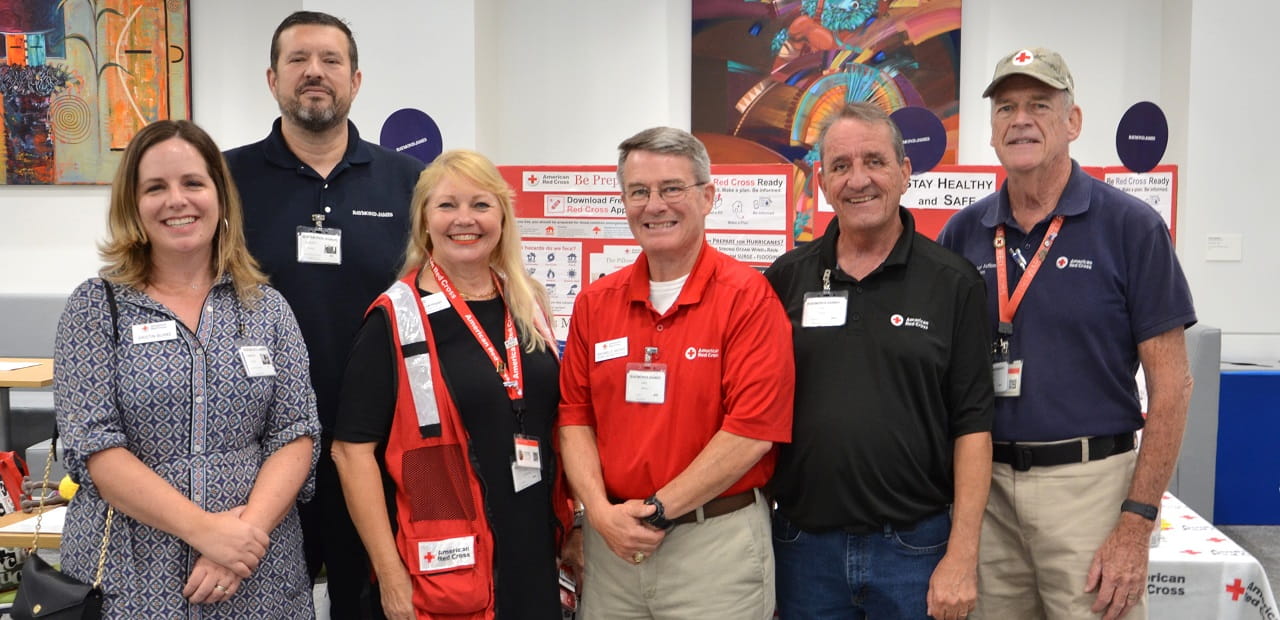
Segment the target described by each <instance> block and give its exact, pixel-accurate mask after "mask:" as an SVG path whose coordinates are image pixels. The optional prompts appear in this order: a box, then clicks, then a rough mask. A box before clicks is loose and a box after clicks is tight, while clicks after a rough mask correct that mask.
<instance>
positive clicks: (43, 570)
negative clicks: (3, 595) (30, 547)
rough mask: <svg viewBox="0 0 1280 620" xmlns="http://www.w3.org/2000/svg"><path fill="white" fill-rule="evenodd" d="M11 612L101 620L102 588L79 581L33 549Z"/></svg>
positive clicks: (25, 619) (41, 619) (38, 618)
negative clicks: (63, 572) (55, 566)
mask: <svg viewBox="0 0 1280 620" xmlns="http://www.w3.org/2000/svg"><path fill="white" fill-rule="evenodd" d="M9 615H10V616H12V617H13V619H14V620H99V619H100V618H102V588H100V587H98V586H97V585H89V584H87V583H80V582H79V581H76V580H75V579H72V578H70V577H68V576H66V575H64V574H62V573H61V572H60V571H58V570H57V569H55V568H54V567H52V566H49V563H48V562H45V561H44V559H43V558H41V557H40V556H38V555H36V554H35V553H32V554H31V555H30V556H29V557H28V558H27V562H26V564H23V565H22V582H21V583H20V584H19V585H18V596H17V598H15V599H14V601H13V609H12V610H10V612H9Z"/></svg>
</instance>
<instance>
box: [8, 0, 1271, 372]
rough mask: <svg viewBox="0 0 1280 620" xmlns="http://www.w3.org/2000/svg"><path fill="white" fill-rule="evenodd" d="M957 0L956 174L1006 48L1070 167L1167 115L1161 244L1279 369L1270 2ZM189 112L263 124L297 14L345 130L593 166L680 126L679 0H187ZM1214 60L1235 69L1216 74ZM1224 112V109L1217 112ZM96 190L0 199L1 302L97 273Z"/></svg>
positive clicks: (1207, 314) (520, 159) (982, 121)
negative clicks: (1139, 118) (1042, 94)
mask: <svg viewBox="0 0 1280 620" xmlns="http://www.w3.org/2000/svg"><path fill="white" fill-rule="evenodd" d="M1069 4H1070V8H1069V9H1064V8H1063V6H1064V5H1063V4H1062V3H1058V2H1027V1H1026V0H964V4H963V20H964V23H963V33H964V34H963V36H962V39H961V41H962V48H961V59H962V60H961V63H962V64H961V102H962V103H961V114H962V116H961V118H962V120H961V126H960V130H961V141H960V148H959V158H960V161H961V163H973V164H995V163H997V162H996V159H995V156H994V153H992V151H991V148H990V147H989V146H988V145H987V142H988V139H989V130H988V125H987V104H986V102H985V101H984V100H982V99H981V91H982V89H983V88H984V87H985V85H986V82H987V80H988V79H989V78H990V75H991V69H992V67H993V66H994V64H995V61H996V60H997V59H998V58H999V57H1000V56H1001V55H1003V54H1005V53H1008V52H1009V51H1011V50H1013V49H1015V48H1019V47H1029V46H1037V45H1039V46H1046V47H1051V48H1054V49H1056V50H1058V51H1059V52H1061V53H1062V54H1063V56H1064V57H1065V58H1066V60H1067V62H1068V63H1069V65H1070V66H1071V69H1072V72H1073V73H1074V74H1075V77H1076V83H1077V101H1078V102H1079V103H1080V105H1081V106H1082V108H1083V109H1084V132H1083V135H1082V136H1081V137H1080V139H1079V140H1078V141H1077V142H1076V143H1075V144H1074V145H1073V147H1072V152H1073V155H1074V156H1075V157H1076V158H1077V159H1078V160H1080V161H1081V162H1082V163H1086V164H1090V165H1114V164H1117V163H1119V161H1118V159H1117V157H1116V155H1115V125H1116V123H1117V122H1118V121H1119V119H1120V117H1121V115H1122V114H1123V113H1124V111H1125V110H1126V109H1127V108H1128V107H1129V106H1130V105H1132V104H1133V103H1136V102H1138V101H1144V100H1146V101H1154V102H1156V103H1157V104H1159V105H1160V106H1161V107H1162V108H1164V110H1165V113H1166V114H1167V115H1168V116H1169V122H1170V131H1171V135H1170V149H1169V153H1168V155H1167V156H1166V157H1165V162H1166V163H1175V164H1178V165H1179V166H1181V188H1180V190H1181V192H1180V194H1181V195H1180V200H1179V226H1178V249H1179V254H1180V256H1181V257H1182V260H1183V266H1184V268H1185V269H1186V271H1187V274H1188V277H1189V278H1190V280H1191V285H1192V290H1193V292H1194V294H1195V296H1196V302H1197V306H1198V309H1199V313H1200V317H1201V320H1202V321H1204V322H1206V323H1210V324H1213V325H1217V326H1219V327H1222V328H1223V329H1224V332H1225V337H1224V341H1223V347H1224V355H1226V356H1228V357H1231V356H1236V357H1239V356H1243V355H1260V356H1261V355H1265V356H1269V357H1271V358H1272V359H1277V358H1280V321H1277V320H1276V319H1274V318H1272V316H1271V315H1272V314H1273V313H1272V312H1271V309H1272V308H1275V307H1277V305H1280V303H1278V302H1280V293H1277V292H1276V291H1275V287H1273V286H1270V283H1271V282H1272V281H1274V280H1275V276H1274V275H1273V273H1272V271H1273V270H1274V268H1275V267H1277V266H1280V244H1276V243H1272V242H1270V241H1269V239H1268V238H1267V237H1264V235H1271V234H1272V233H1271V231H1275V230H1280V210H1276V209H1271V208H1268V207H1267V206H1266V204H1265V202H1263V201H1264V200H1265V198H1264V196H1265V194H1262V192H1261V191H1259V190H1261V189H1262V188H1264V187H1265V185H1264V183H1265V179H1267V178H1268V176H1269V175H1271V174H1275V170H1274V166H1275V158H1274V157H1272V156H1271V151H1272V148H1273V147H1272V145H1274V144H1276V143H1277V142H1280V129H1277V127H1276V125H1275V124H1274V123H1266V124H1264V123H1262V122H1257V121H1255V122H1253V123H1251V124H1249V125H1248V126H1247V127H1245V128H1244V129H1243V131H1244V132H1245V133H1246V134H1247V136H1239V135H1237V134H1236V133H1235V132H1234V131H1232V129H1231V127H1229V126H1228V123H1224V122H1223V119H1224V118H1241V119H1258V120H1259V121H1260V120H1261V119H1265V118H1269V117H1270V116H1271V114H1270V112H1271V110H1270V109H1269V104H1270V102H1272V101H1275V100H1277V99H1280V97H1278V96H1277V95H1280V83H1277V82H1276V81H1274V80H1270V79H1267V77H1266V74H1265V73H1259V72H1258V71H1257V69H1256V66H1257V65H1256V63H1253V62H1250V61H1249V60H1247V59H1250V58H1259V57H1262V58H1265V57H1267V52H1266V50H1267V48H1266V47H1265V45H1266V41H1268V40H1269V39H1270V38H1271V37H1273V36H1275V35H1274V33H1273V32H1272V26H1271V25H1272V24H1274V23H1277V18H1280V3H1274V2H1271V1H1270V0H1242V1H1240V2H1236V3H1232V4H1231V5H1230V9H1228V10H1223V8H1222V5H1221V4H1220V3H1218V2H1215V1H1213V0H1124V1H1116V0H1076V1H1075V2H1071V3H1069ZM192 5H193V6H192V63H193V72H194V78H193V91H194V92H193V96H194V103H193V107H194V114H195V119H196V121H197V122H199V123H201V124H202V125H203V126H205V127H206V128H207V129H208V130H209V131H210V133H212V134H213V136H214V137H215V139H217V140H218V142H219V144H222V145H224V146H233V145H236V144H241V143H244V142H248V141H252V140H257V139H260V138H261V137H262V136H263V135H265V134H266V132H267V129H268V127H269V124H270V122H271V120H272V119H274V118H275V116H276V108H275V103H274V101H272V100H271V97H270V94H269V93H268V92H267V89H266V82H265V70H266V65H267V48H268V44H269V40H270V35H271V31H272V30H273V29H274V27H275V25H276V24H277V23H278V22H279V20H280V19H281V18H282V17H283V16H285V15H287V14H288V13H289V12H290V11H293V10H296V9H299V8H306V9H312V10H321V11H327V12H331V13H334V14H336V15H340V16H342V17H344V18H346V19H348V20H350V21H351V24H352V26H353V29H354V31H355V34H356V37H357V41H358V42H359V44H360V51H361V67H362V69H363V70H364V84H363V86H362V88H361V92H360V94H359V96H358V98H357V100H356V102H355V105H354V107H353V110H352V119H353V120H354V121H355V122H356V124H357V125H358V126H359V127H360V128H361V131H363V132H364V135H365V137H366V138H369V139H372V140H375V141H376V140H377V135H378V131H379V129H380V127H381V124H382V121H383V120H384V119H385V118H386V116H387V115H389V114H390V113H391V112H392V111H394V110H396V109H398V108H401V107H415V108H419V109H422V110H424V111H426V112H427V113H429V114H431V115H432V117H433V118H435V119H436V120H437V122H439V123H440V125H441V130H442V133H443V134H444V135H443V137H444V141H445V147H446V148H448V147H471V148H478V149H480V150H482V151H483V152H485V153H487V154H489V155H490V156H491V157H492V158H493V159H494V160H495V161H497V162H498V163H502V164H539V163H544V164H550V163H592V164H595V163H610V162H612V161H613V160H614V158H615V154H614V147H615V145H616V144H617V143H618V142H619V141H620V140H621V139H622V138H624V137H626V136H628V135H630V134H631V133H634V132H635V131H636V130H638V129H640V128H643V127H645V126H649V125H656V124H669V125H675V126H682V127H687V126H688V124H689V109H690V106H689V62H688V58H689V45H690V42H689V28H688V24H689V15H690V4H689V0H614V1H610V2H576V1H575V2H571V1H570V0H544V1H543V2H537V3H533V2H521V1H517V0H477V1H476V2H453V1H450V0H376V10H375V9H374V8H373V7H374V3H352V2H348V1H339V0H328V1H320V0H311V1H304V0H252V1H251V0H223V1H221V2H216V3H215V2H193V3H192ZM1231 59H1241V60H1240V61H1238V62H1233V61H1232V60H1231ZM1223 102H1230V104H1229V107H1228V106H1224V105H1223ZM105 202H106V190H105V188H100V187H35V188H18V187H0V294H6V293H65V292H67V291H69V290H70V289H71V288H72V287H74V286H75V284H76V283H78V282H79V281H80V280H81V279H83V278H84V277H87V276H88V275H90V274H92V272H93V271H94V270H95V269H96V266H97V259H96V255H95V254H94V250H93V245H94V243H95V242H96V241H97V240H98V239H100V238H101V236H102V234H103V230H104V224H103V221H104V215H105ZM1221 232H1229V233H1240V234H1244V235H1245V242H1244V247H1245V250H1244V261H1242V262H1236V263H1208V262H1206V261H1205V260H1204V256H1205V252H1204V246H1205V240H1206V237H1207V235H1208V234H1210V233H1221Z"/></svg>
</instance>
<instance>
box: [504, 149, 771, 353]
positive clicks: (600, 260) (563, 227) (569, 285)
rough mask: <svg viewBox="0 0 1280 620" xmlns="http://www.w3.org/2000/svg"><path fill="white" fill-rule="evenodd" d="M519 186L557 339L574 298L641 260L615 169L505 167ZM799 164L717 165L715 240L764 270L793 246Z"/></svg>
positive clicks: (525, 229)
mask: <svg viewBox="0 0 1280 620" xmlns="http://www.w3.org/2000/svg"><path fill="white" fill-rule="evenodd" d="M500 170H501V171H502V176H503V178H505V179H506V181H507V184H508V185H510V186H511V188H512V189H513V190H514V191H515V194H516V197H515V211H516V216H517V217H518V218H519V220H520V237H521V239H522V240H523V246H524V253H525V256H524V258H525V269H527V270H528V271H529V275H531V276H533V277H534V279H536V280H538V281H539V282H541V283H542V284H543V286H546V287H547V293H548V294H550V296H551V311H552V314H554V315H555V321H554V329H555V332H556V338H557V339H559V340H564V338H565V336H566V334H567V333H568V326H569V315H570V314H571V313H572V312H573V302H574V299H576V298H577V295H578V293H579V292H581V291H582V289H583V288H584V287H586V286H587V284H590V283H591V282H592V281H594V280H596V279H597V278H600V277H601V276H604V275H606V274H609V273H613V272H614V271H617V270H619V269H621V268H623V267H625V266H627V265H630V264H631V263H632V262H634V261H635V259H636V256H638V255H639V254H640V246H638V245H637V244H636V242H635V240H634V239H633V238H632V236H631V228H630V227H629V226H628V225H627V216H626V210H625V208H624V206H623V203H622V196H621V193H620V191H619V188H618V177H617V173H616V168H615V167H614V166H501V167H500ZM791 172H792V168H791V166H789V165H785V164H740V165H734V164H725V165H715V166H712V167H711V179H712V182H713V183H714V184H715V186H716V197H715V204H714V205H713V206H712V209H711V213H710V214H709V215H708V216H707V220H706V232H707V240H708V242H710V243H711V245H712V246H713V247H715V248H716V249H719V250H720V251H722V252H724V253H726V254H728V255H730V256H732V257H734V258H737V259H738V260H740V261H742V262H744V263H747V264H749V265H752V266H754V267H757V268H759V269H764V268H765V267H767V266H769V265H770V264H771V263H772V262H773V260H774V259H775V258H777V257H779V256H781V255H782V254H783V253H785V252H786V251H787V250H789V249H791V248H792V247H793V242H792V237H791V224H792V220H793V219H794V217H795V214H794V209H793V206H792V204H791V202H790V200H789V197H790V196H791V191H790V183H791Z"/></svg>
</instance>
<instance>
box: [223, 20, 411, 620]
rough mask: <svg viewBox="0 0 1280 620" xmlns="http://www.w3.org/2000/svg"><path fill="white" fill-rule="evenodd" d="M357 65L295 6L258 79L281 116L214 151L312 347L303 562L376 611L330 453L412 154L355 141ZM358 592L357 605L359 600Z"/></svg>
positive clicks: (343, 42) (322, 24)
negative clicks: (313, 453)
mask: <svg viewBox="0 0 1280 620" xmlns="http://www.w3.org/2000/svg"><path fill="white" fill-rule="evenodd" d="M361 78H362V74H361V73H360V70H359V57H358V54H357V51H356V43H355V39H354V38H352V36H351V30H350V29H349V28H348V27H347V25H346V23H344V22H343V21H342V20H340V19H338V18H336V17H334V16H332V15H328V14H325V13H316V12H311V11H298V12H296V13H293V14H292V15H290V16H288V17H287V18H285V20H284V21H283V22H281V23H280V25H279V26H278V27H277V28H276V31H275V34H274V36H273V37H272V39H271V65H270V68H268V69H267V85H268V86H269V87H270V89H271V93H272V95H273V96H275V98H276V101H277V102H278V103H279V105H280V118H279V119H277V120H276V122H275V125H274V126H273V127H272V128H271V134H270V135H268V136H267V138H266V139H265V140H262V141H261V142H256V143H254V144H249V145H245V146H242V147H240V148H237V149H233V150H231V151H228V152H227V153H226V157H227V163H228V164H229V165H230V168H231V173H232V175H233V176H234V177H235V181H236V185H237V186H238V187H239V190H240V197H241V200H242V201H243V203H244V220H245V239H246V241H247V242H248V245H249V250H250V252H252V253H253V256H254V258H256V259H257V260H258V262H259V263H260V264H261V266H262V269H263V271H264V272H266V274H267V275H268V276H269V277H270V278H271V285H272V286H274V287H275V288H276V289H278V290H279V291H280V292H281V293H282V294H283V295H284V296H285V299H287V300H288V301H289V305H290V306H291V307H292V308H293V312H294V314H295V315H296V316H297V318H298V325H299V327H301V330H302V336H303V338H304V339H305V340H306V343H307V349H308V351H309V353H310V355H311V382H312V385H313V386H314V387H315V391H316V405H317V409H318V413H319V417H320V424H321V426H322V428H323V435H322V442H323V445H322V450H321V452H320V462H319V464H318V465H317V468H316V494H315V499H314V500H313V501H312V502H310V503H309V504H305V505H303V506H302V507H301V512H300V515H301V517H302V528H303V537H304V545H305V548H306V553H307V564H308V568H309V569H310V570H311V575H312V577H313V578H314V577H315V575H316V574H318V572H319V570H320V567H321V565H324V566H325V570H326V574H327V576H328V580H329V600H330V605H331V611H330V616H331V617H333V618H362V617H368V616H370V615H373V616H374V617H378V616H380V615H381V605H380V603H379V600H378V596H377V595H376V594H366V593H365V591H366V590H367V588H368V584H369V566H368V559H367V556H366V555H365V551H364V547H363V545H361V543H360V538H359V536H358V535H357V534H356V531H355V527H354V526H353V525H352V524H351V518H350V516H349V515H348V513H347V508H346V505H345V503H344V502H343V497H342V488H341V486H340V485H339V483H338V476H337V472H336V470H335V469H334V466H333V460H332V458H331V457H330V455H329V444H330V443H331V442H332V440H333V436H332V432H333V425H334V420H335V416H336V412H337V406H338V387H339V386H340V385H341V383H342V372H343V368H344V366H345V365H346V361H347V355H348V353H349V352H350V350H351V342H352V339H353V338H354V337H355V333H356V330H357V329H359V327H360V323H361V320H362V318H363V316H364V311H365V309H366V308H368V307H369V304H370V303H371V302H372V301H373V300H374V299H375V298H377V296H378V294H379V293H380V292H382V291H383V290H385V289H386V288H387V287H388V286H389V285H390V284H391V283H392V282H393V281H394V280H395V278H396V275H397V273H398V271H399V268H400V263H401V261H403V256H404V248H405V243H406V240H407V235H408V229H409V206H410V205H409V203H410V200H411V198H412V195H413V186H414V184H415V183H416V182H417V179H418V173H419V172H421V171H422V163H421V162H419V161H418V160H416V159H413V158H411V157H408V156H405V155H399V154H396V153H392V152H391V151H388V150H386V149H383V148H382V147H379V146H377V145H375V144H372V143H370V142H366V141H364V140H361V139H360V134H359V133H358V132H357V131H356V127H355V125H354V124H352V123H351V122H350V121H348V120H347V113H348V112H349V111H350V109H351V102H352V100H353V99H354V98H355V96H356V93H357V92H358V91H359V90H360V81H361ZM362 598H364V599H366V600H365V601H361V599H362Z"/></svg>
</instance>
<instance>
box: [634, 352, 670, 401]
mask: <svg viewBox="0 0 1280 620" xmlns="http://www.w3.org/2000/svg"><path fill="white" fill-rule="evenodd" d="M657 358H658V347H645V348H644V363H643V364H637V363H635V362H632V363H630V364H627V394H626V399H627V402H629V403H645V404H650V405H661V404H662V403H665V402H667V365H666V364H659V363H656V362H654V360H656V359H657Z"/></svg>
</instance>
